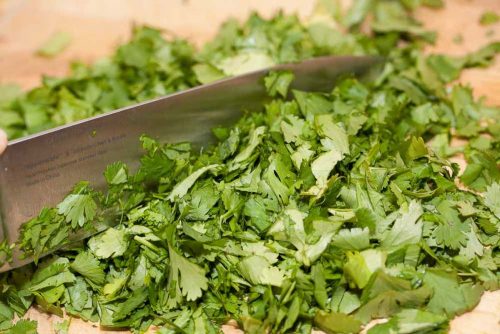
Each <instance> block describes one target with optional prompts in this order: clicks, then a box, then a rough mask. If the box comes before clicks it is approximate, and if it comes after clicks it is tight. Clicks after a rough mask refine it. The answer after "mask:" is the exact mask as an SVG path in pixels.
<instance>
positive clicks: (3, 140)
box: [0, 129, 7, 154]
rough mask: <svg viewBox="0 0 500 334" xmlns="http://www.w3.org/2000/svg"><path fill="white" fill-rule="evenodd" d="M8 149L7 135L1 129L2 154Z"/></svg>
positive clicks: (0, 145)
mask: <svg viewBox="0 0 500 334" xmlns="http://www.w3.org/2000/svg"><path fill="white" fill-rule="evenodd" d="M6 148H7V134H6V133H5V131H3V130H2V129H0V154H2V153H3V151H5V149H6Z"/></svg>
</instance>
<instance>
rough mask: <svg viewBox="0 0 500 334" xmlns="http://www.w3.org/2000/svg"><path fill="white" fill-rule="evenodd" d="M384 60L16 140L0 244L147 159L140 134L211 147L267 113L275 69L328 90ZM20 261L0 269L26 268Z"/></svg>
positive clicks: (177, 100) (0, 173)
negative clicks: (71, 196)
mask: <svg viewBox="0 0 500 334" xmlns="http://www.w3.org/2000/svg"><path fill="white" fill-rule="evenodd" d="M381 62H382V59H381V58H379V57H350V56H345V57H322V58H315V59H310V60H306V61H303V62H301V63H296V64H287V65H279V66H276V67H274V68H271V69H265V70H260V71H256V72H252V73H249V74H244V75H241V76H237V77H233V78H229V79H224V80H221V81H218V82H215V83H212V84H208V85H203V86H199V87H196V88H192V89H189V90H186V91H182V92H179V93H175V94H172V95H169V96H166V97H162V98H158V99H156V100H152V101H148V102H145V103H141V104H137V105H134V106H130V107H126V108H123V109H120V110H117V111H113V112H110V113H107V114H103V115H100V116H96V117H93V118H90V119H86V120H83V121H80V122H77V123H74V124H70V125H66V126H62V127H59V128H55V129H53V130H49V131H45V132H42V133H39V134H36V135H33V136H29V137H25V138H22V139H18V140H14V141H12V142H10V143H9V145H8V147H7V150H6V151H5V153H4V154H3V155H2V156H0V212H1V227H2V228H1V229H0V240H4V239H7V240H8V241H9V242H15V241H16V240H17V238H18V235H19V232H18V230H19V227H20V226H21V224H22V223H24V222H25V221H27V220H29V219H31V218H33V217H34V216H36V215H37V214H38V213H39V211H40V210H41V209H42V208H43V207H47V206H48V207H50V206H54V205H56V204H57V203H59V202H60V201H61V200H62V199H63V198H64V196H65V195H66V194H67V193H68V192H69V191H70V190H71V189H72V187H73V185H74V184H75V183H76V182H78V181H81V180H86V181H89V182H90V183H91V184H92V185H93V186H94V187H96V188H100V187H103V186H104V185H105V181H104V177H103V174H102V173H103V170H104V169H105V167H106V166H107V165H108V164H110V163H112V162H115V161H122V162H124V163H127V164H129V166H131V168H132V169H133V168H134V166H137V165H138V161H139V157H140V156H141V153H142V150H141V148H140V145H139V141H138V138H139V137H140V136H141V135H142V134H148V135H149V136H151V137H153V138H156V139H158V140H159V141H161V142H179V141H191V142H194V143H198V144H201V145H204V144H206V143H208V142H210V141H212V140H213V138H212V135H211V129H212V128H213V127H215V126H220V125H229V124H231V123H232V122H235V121H236V120H237V119H238V118H239V117H240V116H241V113H242V110H245V109H246V110H250V111H252V110H259V108H261V107H262V104H263V102H264V100H265V99H266V92H265V89H264V86H263V83H262V79H263V77H264V76H265V75H266V74H267V73H268V72H269V71H270V70H278V69H286V70H290V71H292V72H293V73H294V74H295V80H294V82H293V88H295V89H301V90H308V91H328V90H331V89H332V87H333V86H334V84H335V82H336V80H338V79H339V78H340V77H342V76H344V75H346V74H352V75H354V76H357V77H359V78H367V77H370V76H372V75H373V73H374V71H377V67H378V66H377V65H379V64H381ZM17 257H18V256H15V259H14V262H13V263H12V264H11V265H10V266H9V265H5V266H4V267H2V268H0V271H5V270H8V269H11V268H13V267H17V266H20V265H22V264H24V263H26V262H28V261H26V260H24V261H20V260H19V259H18V258H17Z"/></svg>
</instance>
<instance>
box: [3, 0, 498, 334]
mask: <svg viewBox="0 0 500 334" xmlns="http://www.w3.org/2000/svg"><path fill="white" fill-rule="evenodd" d="M420 3H423V4H425V5H433V6H437V5H439V3H440V2H439V1H431V0H422V1H401V2H397V1H389V0H378V1H369V0H366V1H365V0H364V1H356V2H355V5H354V6H353V7H351V8H350V9H349V11H348V12H347V13H341V12H340V10H339V8H338V6H335V5H334V3H333V2H328V1H322V2H320V3H319V5H318V7H317V10H316V12H315V14H314V15H313V16H312V17H311V18H310V20H309V21H308V22H307V23H302V22H300V21H299V20H298V19H297V18H296V17H295V16H286V15H283V14H278V15H277V16H275V17H273V18H271V19H269V20H264V19H262V18H260V17H259V16H257V15H253V16H251V17H250V19H249V20H248V21H247V22H246V23H244V24H243V25H240V24H238V23H237V22H236V21H229V22H228V23H226V24H225V25H224V26H223V27H222V28H221V30H220V33H219V34H218V35H217V36H216V38H215V39H214V40H213V41H212V42H210V43H208V44H207V45H206V46H205V47H204V48H203V49H202V50H201V51H199V52H196V51H194V49H193V48H192V47H190V46H189V44H188V43H187V42H185V41H166V40H164V39H162V38H161V35H160V33H159V32H158V31H156V30H154V29H151V28H140V29H137V30H136V31H135V35H134V37H133V39H132V41H131V42H129V43H128V44H126V45H123V46H121V47H119V49H118V50H117V52H116V53H115V55H114V56H113V57H112V58H111V59H109V60H106V61H103V62H99V63H96V64H94V65H92V66H90V67H87V66H84V65H81V64H79V65H75V66H74V68H73V74H72V75H71V76H70V77H68V78H65V79H53V78H46V79H45V81H44V85H43V86H42V87H40V88H37V89H35V90H33V91H31V92H29V93H28V94H26V95H24V96H21V97H17V98H16V99H13V100H10V101H9V102H5V103H3V104H0V105H1V106H2V107H3V109H1V111H0V115H1V118H0V125H1V126H3V127H5V128H7V130H8V131H9V133H10V135H11V136H21V135H24V134H27V133H31V132H36V131H39V130H40V129H43V128H47V127H51V126H54V125H56V124H62V123H65V122H68V121H72V120H76V119H79V118H82V117H88V116H91V115H94V114H97V113H100V112H103V111H107V110H110V109H113V108H117V107H121V106H124V105H127V104H130V103H134V102H137V101H142V100H145V99H149V98H151V97H155V96H158V95H163V94H167V93H169V92H173V91H176V90H179V89H183V88H186V87H191V86H193V85H196V84H199V83H205V82H210V81H213V80H216V79H218V78H221V77H225V76H230V75H234V74H238V73H241V72H243V71H248V70H252V69H255V68H259V67H262V66H268V65H272V64H276V63H281V62H292V61H297V60H300V59H305V58H309V57H314V56H319V55H326V54H358V55H361V54H381V55H384V56H386V57H387V64H386V66H385V69H384V71H383V73H382V74H381V75H380V76H379V78H378V79H377V80H376V81H375V82H371V83H361V82H358V81H356V80H355V79H353V78H348V79H346V80H344V81H343V82H341V83H340V84H338V85H337V86H336V87H335V88H334V89H333V90H332V92H331V93H328V94H325V93H315V92H302V91H291V92H289V89H288V87H289V85H290V83H291V82H292V81H293V75H292V74H291V73H287V72H275V73H271V74H270V75H269V76H268V77H267V78H266V80H265V83H263V84H265V85H266V87H267V90H268V92H269V95H270V96H271V97H273V99H272V101H271V102H269V103H268V104H266V105H265V106H263V107H262V109H261V110H252V111H250V112H248V113H247V114H246V115H245V116H244V117H243V118H242V119H241V120H240V121H239V122H238V123H237V124H236V125H234V126H233V127H231V128H217V129H214V135H215V137H216V138H217V144H216V145H214V146H213V147H211V148H205V149H204V150H202V151H201V152H200V151H196V150H194V149H193V148H192V147H191V145H190V144H189V143H169V144H162V143H158V142H156V141H154V140H153V139H151V138H149V137H147V136H143V137H142V138H141V143H142V146H143V148H144V152H145V153H144V156H143V157H142V159H141V167H140V168H139V170H138V171H137V172H133V173H132V172H130V171H129V170H128V168H127V166H126V165H124V164H123V163H120V162H117V163H115V164H112V165H110V166H109V167H108V168H107V169H106V171H105V172H104V175H105V178H106V180H107V182H108V185H109V187H108V190H107V191H106V192H103V193H101V192H97V191H94V190H93V189H92V188H91V187H90V186H89V184H88V183H85V182H82V183H80V184H78V185H77V186H75V188H74V190H73V192H72V193H71V194H70V195H68V196H67V197H66V198H65V199H64V201H63V202H62V203H61V204H59V205H58V206H57V207H56V208H48V209H44V210H43V211H42V212H41V213H40V215H39V216H38V217H37V218H35V219H33V220H31V221H29V222H28V223H26V224H25V225H24V226H23V229H22V234H21V239H20V241H19V243H20V246H21V247H22V248H23V249H24V251H25V252H26V253H27V254H29V255H33V256H35V258H37V259H38V257H39V256H40V255H41V254H42V253H44V252H45V251H47V250H48V249H52V248H54V247H59V246H61V245H64V244H67V243H68V236H69V234H70V233H72V232H74V231H77V230H79V229H82V228H83V229H90V230H91V229H92V228H93V226H94V225H95V223H96V222H100V223H106V222H108V221H109V220H112V222H113V223H114V224H116V226H115V227H113V228H110V229H108V230H106V231H105V232H102V233H99V234H97V235H95V236H93V237H92V238H90V239H89V240H85V241H83V242H81V243H79V244H77V245H74V244H73V245H67V247H66V248H65V249H64V250H60V251H58V252H57V253H56V254H55V255H52V256H49V257H45V258H42V259H39V260H38V261H37V264H36V265H35V264H33V265H29V266H26V267H23V268H20V269H17V270H14V271H12V272H9V273H6V274H2V276H1V284H2V289H1V293H0V300H1V303H0V331H2V330H3V331H5V332H6V333H19V332H29V331H31V332H34V331H35V328H36V323H35V322H31V321H26V320H22V321H19V322H17V323H16V324H15V325H13V323H12V319H13V316H14V313H15V314H17V315H20V316H22V315H23V314H24V313H25V312H26V311H27V309H28V308H29V307H30V306H31V305H32V304H36V305H38V307H39V308H41V309H42V310H45V311H47V312H50V313H55V314H60V315H61V314H62V312H63V309H64V310H65V311H66V312H67V314H69V315H71V316H75V317H80V318H83V319H85V320H89V321H92V322H100V324H101V325H102V326H105V327H111V328H122V327H125V328H131V329H132V330H134V331H136V332H144V331H146V330H147V329H148V328H149V327H150V326H152V325H155V326H158V327H159V328H160V329H159V330H158V333H161V334H166V333H219V332H220V326H221V324H224V323H226V322H227V321H228V320H229V319H235V320H236V321H238V323H239V325H240V327H241V328H242V329H244V330H245V332H246V333H255V334H257V333H266V332H270V333H310V332H311V330H312V329H313V328H317V329H321V330H323V331H324V332H326V333H357V332H359V331H360V330H361V328H362V326H363V325H365V324H367V323H368V322H370V321H371V320H372V319H377V318H387V319H389V321H388V322H385V323H383V324H378V325H376V326H375V327H373V328H372V329H370V330H369V331H368V333H370V334H381V333H446V332H447V328H448V322H449V320H450V319H451V318H453V317H454V316H455V315H457V314H461V313H463V312H465V311H467V310H470V309H472V308H473V307H474V306H475V305H476V304H477V303H478V301H479V299H480V297H481V295H482V293H483V291H484V290H496V289H498V288H499V284H500V282H499V281H500V271H499V269H498V268H499V266H500V170H499V168H498V163H499V161H500V124H499V122H498V121H499V118H500V110H499V109H498V108H491V107H486V106H484V105H482V103H481V101H474V99H473V97H472V93H471V90H470V88H468V87H463V86H458V85H457V86H453V87H452V88H450V86H449V85H447V84H449V83H450V82H451V81H453V80H455V79H456V78H458V76H459V74H460V71H461V70H462V69H463V68H467V67H473V66H486V65H488V64H489V63H490V62H491V60H492V59H493V57H494V56H495V54H498V53H499V52H500V42H497V43H492V44H490V45H488V46H485V47H484V48H482V49H480V50H478V51H477V52H474V53H472V54H469V55H466V56H463V57H449V56H445V55H430V56H426V55H424V54H423V53H422V48H423V47H424V46H425V44H427V43H429V42H432V40H433V38H434V36H433V34H432V33H429V32H427V31H425V30H424V29H423V28H422V27H421V26H420V25H419V24H418V22H416V21H415V20H414V19H413V18H412V17H411V9H413V8H414V7H416V6H418V5H419V4H420ZM366 18H370V22H371V23H366V22H365V20H366ZM362 24H365V25H366V24H368V25H369V26H370V27H371V31H370V33H369V34H367V33H361V32H360V29H359V27H360V26H361V25H362ZM11 95H12V94H11ZM288 97H290V98H288ZM453 138H461V139H465V142H466V144H462V145H461V146H456V145H455V146H452V145H450V142H451V140H452V139H453ZM457 154H461V155H462V156H463V157H464V158H465V159H466V160H467V162H468V165H467V168H466V169H465V171H464V172H463V173H462V174H461V175H460V176H459V168H458V165H457V164H455V163H452V162H450V161H449V160H448V158H450V157H452V156H456V155H457ZM2 249H3V250H2V251H3V252H4V254H2V255H4V257H8V251H9V249H8V247H7V246H6V245H4V247H3V248H2ZM62 327H64V326H61V328H62ZM66 327H67V326H66Z"/></svg>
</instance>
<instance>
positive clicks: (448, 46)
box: [0, 0, 500, 334]
mask: <svg viewBox="0 0 500 334" xmlns="http://www.w3.org/2000/svg"><path fill="white" fill-rule="evenodd" d="M349 2H350V1H348V0H345V1H343V3H344V5H346V4H348V3H349ZM445 2H446V8H445V9H441V10H432V9H426V8H425V9H419V10H418V12H417V17H418V19H419V20H421V21H422V22H424V24H425V26H426V27H428V28H429V29H432V30H436V31H438V33H439V38H438V40H437V43H436V44H435V45H434V46H432V47H429V48H428V49H427V51H428V52H442V53H447V54H453V55H461V54H463V53H465V52H469V51H473V50H476V49H477V48H479V47H481V46H482V45H484V44H486V43H488V42H491V41H493V40H500V23H497V24H495V25H491V26H488V27H483V26H480V25H479V24H478V22H479V17H480V16H481V14H482V13H483V12H484V11H486V10H493V11H496V12H497V13H500V0H448V1H445ZM313 7H314V1H312V0H281V1H280V0H239V1H237V0H230V1H229V0H104V1H103V0H86V1H76V0H38V1H37V0H0V84H2V83H10V82H15V83H18V84H19V85H20V86H21V87H23V88H25V89H29V88H32V87H35V86H37V85H38V84H39V83H40V78H41V75H43V74H46V75H52V76H62V75H65V74H67V73H68V65H69V63H70V62H71V61H72V60H75V59H78V60H81V61H84V62H92V61H95V60H96V59H98V58H100V57H103V56H106V55H109V54H110V53H111V52H112V50H113V49H114V48H115V47H116V46H117V45H118V44H120V43H122V42H124V41H126V40H127V39H128V37H129V36H130V30H131V27H132V26H133V25H134V24H137V25H141V24H147V25H151V26H156V27H160V28H163V29H164V30H165V34H166V35H169V34H174V35H177V36H180V37H184V38H188V39H190V40H191V41H193V42H194V43H195V44H196V45H198V46H199V45H201V44H203V43H204V42H205V41H207V40H209V39H211V38H212V37H213V36H214V34H215V33H216V31H217V29H218V27H219V25H220V23H221V22H223V21H224V20H226V19H227V18H229V17H236V18H238V19H240V20H243V19H245V18H246V17H247V16H248V14H249V13H250V12H251V11H252V10H256V11H258V12H259V13H261V14H262V15H263V16H265V17H269V16H270V15H272V14H273V13H275V12H276V11H278V10H279V9H283V10H284V11H285V12H286V13H293V12H295V13H297V14H298V15H299V16H300V17H302V18H306V17H307V16H308V15H309V14H310V13H311V11H312V9H313ZM57 31H64V32H69V33H70V34H71V35H72V37H73V41H72V44H71V45H70V46H69V47H68V48H67V49H66V50H65V51H64V52H63V53H61V54H60V55H58V56H57V57H56V58H53V59H44V58H40V57H37V56H35V54H34V53H35V50H37V49H38V48H39V47H40V45H41V44H43V43H44V42H45V41H46V40H47V39H48V38H49V37H50V36H51V35H52V34H53V33H55V32H57ZM459 35H460V36H461V37H462V39H463V42H462V43H461V44H457V43H455V42H454V40H455V39H456V38H457V36H459ZM460 82H462V83H464V84H469V85H471V86H472V87H473V88H474V94H475V95H476V96H477V97H480V96H484V98H485V102H486V103H487V104H490V105H500V59H498V58H497V59H496V62H495V64H494V65H493V66H491V67H490V68H488V69H470V70H466V71H465V72H464V73H463V75H462V77H461V78H460ZM461 165H462V166H463V162H462V163H461ZM27 317H28V318H30V319H33V320H37V321H38V323H39V325H38V330H39V333H42V334H45V333H53V329H52V325H53V323H55V322H60V321H61V320H62V319H60V318H59V317H57V316H50V315H47V314H44V313H41V312H39V311H38V310H36V309H35V308H32V309H31V310H30V311H29V312H28V314H27ZM224 332H225V333H226V334H235V333H242V332H241V331H239V330H237V329H235V328H234V327H233V326H224ZM70 333H75V334H76V333H96V334H97V333H101V334H102V333H115V334H116V333H122V332H119V331H118V332H117V331H105V330H101V329H100V328H99V327H98V326H97V325H95V324H89V323H85V322H84V321H82V320H79V319H73V320H72V321H71V326H70ZM123 333H126V332H123ZM450 333H453V334H470V333H482V334H499V333H500V291H496V292H487V293H485V294H484V296H483V298H482V299H481V302H480V304H479V305H478V306H477V307H476V308H475V309H474V310H473V311H472V312H469V313H467V314H464V315H462V316H460V317H457V318H456V319H454V320H453V321H452V324H451V332H450Z"/></svg>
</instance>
